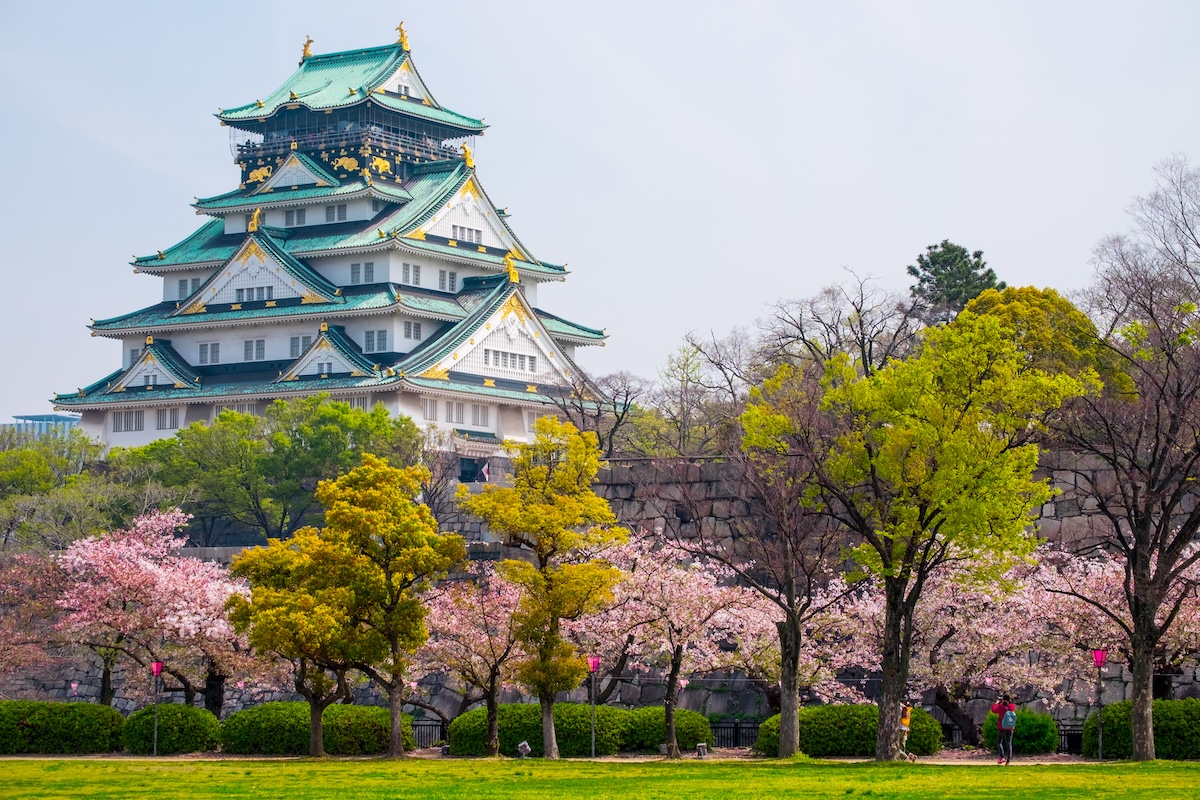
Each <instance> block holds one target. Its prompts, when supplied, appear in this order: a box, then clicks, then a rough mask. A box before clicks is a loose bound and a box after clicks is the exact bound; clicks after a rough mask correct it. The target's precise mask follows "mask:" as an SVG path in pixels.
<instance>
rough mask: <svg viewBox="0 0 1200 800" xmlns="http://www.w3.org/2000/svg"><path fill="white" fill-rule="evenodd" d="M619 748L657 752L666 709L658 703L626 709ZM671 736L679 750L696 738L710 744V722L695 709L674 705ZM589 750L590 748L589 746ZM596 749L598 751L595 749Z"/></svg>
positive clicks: (664, 730) (690, 746)
mask: <svg viewBox="0 0 1200 800" xmlns="http://www.w3.org/2000/svg"><path fill="white" fill-rule="evenodd" d="M628 714H629V718H628V719H627V720H626V723H625V732H624V735H623V736H622V737H621V745H620V749H621V751H622V752H626V753H638V752H641V753H657V752H658V747H659V745H661V744H664V743H665V742H666V741H667V712H666V709H664V708H663V707H662V706H647V707H646V708H636V709H634V710H633V711H630V712H628ZM675 739H676V741H678V742H679V749H680V750H695V749H696V744H697V743H699V742H707V743H708V744H709V746H710V747H711V746H712V743H713V737H712V725H710V724H709V722H708V718H707V717H705V716H704V715H703V714H698V713H696V712H695V711H686V710H684V709H681V708H677V709H675ZM589 752H591V751H590V750H589ZM597 752H599V751H597Z"/></svg>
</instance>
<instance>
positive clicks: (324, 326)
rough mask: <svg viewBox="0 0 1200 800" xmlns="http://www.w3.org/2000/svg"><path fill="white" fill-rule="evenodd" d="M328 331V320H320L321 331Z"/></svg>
mask: <svg viewBox="0 0 1200 800" xmlns="http://www.w3.org/2000/svg"><path fill="white" fill-rule="evenodd" d="M328 331H329V323H328V322H322V323H321V333H326V332H328Z"/></svg>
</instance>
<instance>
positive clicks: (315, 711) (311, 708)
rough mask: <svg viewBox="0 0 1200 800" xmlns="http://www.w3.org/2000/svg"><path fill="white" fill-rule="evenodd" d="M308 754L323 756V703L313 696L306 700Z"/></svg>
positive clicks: (317, 756) (316, 756) (314, 756)
mask: <svg viewBox="0 0 1200 800" xmlns="http://www.w3.org/2000/svg"><path fill="white" fill-rule="evenodd" d="M308 754H309V755H310V756H312V757H313V758H324V757H325V703H324V701H322V700H318V699H317V698H315V697H314V698H313V699H312V700H309V701H308Z"/></svg>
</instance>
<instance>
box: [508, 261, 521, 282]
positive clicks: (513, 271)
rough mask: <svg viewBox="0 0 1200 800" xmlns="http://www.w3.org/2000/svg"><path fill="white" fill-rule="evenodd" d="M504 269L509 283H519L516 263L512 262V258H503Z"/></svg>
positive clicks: (519, 277)
mask: <svg viewBox="0 0 1200 800" xmlns="http://www.w3.org/2000/svg"><path fill="white" fill-rule="evenodd" d="M504 268H505V269H506V270H508V282H509V283H520V282H521V276H520V275H519V274H518V273H517V262H515V261H513V258H512V256H505V257H504Z"/></svg>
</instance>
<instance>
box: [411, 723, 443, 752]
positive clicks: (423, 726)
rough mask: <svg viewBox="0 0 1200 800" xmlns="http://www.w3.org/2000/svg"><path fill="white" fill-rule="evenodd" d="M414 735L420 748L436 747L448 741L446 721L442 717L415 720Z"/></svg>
mask: <svg viewBox="0 0 1200 800" xmlns="http://www.w3.org/2000/svg"><path fill="white" fill-rule="evenodd" d="M413 737H414V738H415V739H416V740H417V747H418V748H425V747H436V746H437V745H439V744H441V743H442V742H445V741H446V723H444V722H442V721H441V720H440V719H418V720H413Z"/></svg>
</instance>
